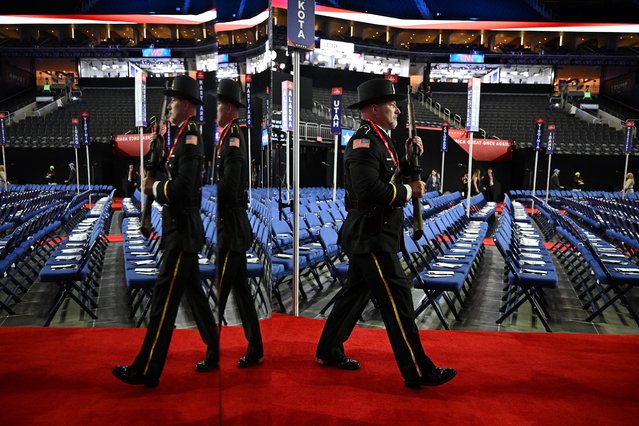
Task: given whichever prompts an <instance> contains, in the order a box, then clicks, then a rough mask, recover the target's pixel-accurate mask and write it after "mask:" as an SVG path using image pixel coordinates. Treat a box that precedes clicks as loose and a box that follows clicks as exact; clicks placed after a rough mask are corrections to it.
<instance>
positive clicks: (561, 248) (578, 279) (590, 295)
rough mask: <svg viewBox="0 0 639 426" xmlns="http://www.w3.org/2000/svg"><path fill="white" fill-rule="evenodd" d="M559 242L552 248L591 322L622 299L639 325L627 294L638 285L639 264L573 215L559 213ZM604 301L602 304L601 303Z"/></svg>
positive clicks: (587, 319) (622, 302)
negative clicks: (587, 311)
mask: <svg viewBox="0 0 639 426" xmlns="http://www.w3.org/2000/svg"><path fill="white" fill-rule="evenodd" d="M556 216H557V219H558V227H557V233H558V234H559V236H560V241H559V242H558V243H557V244H555V247H553V249H554V250H555V252H556V253H557V258H558V259H559V261H560V262H561V263H562V265H563V266H564V268H566V273H567V274H568V276H569V277H570V279H571V281H573V283H574V288H575V290H576V291H577V292H578V295H579V298H580V300H582V302H583V306H582V307H583V308H584V309H586V310H589V311H590V315H588V317H587V318H586V321H592V320H593V319H595V318H596V317H597V316H601V317H603V313H604V311H605V310H606V309H608V308H609V307H610V306H612V305H613V304H615V302H617V301H620V302H621V305H622V306H624V307H625V308H626V309H627V310H628V313H629V314H630V316H631V317H632V318H633V319H634V320H635V322H637V324H639V314H637V309H636V308H635V307H634V306H633V303H632V302H631V301H630V300H629V299H628V298H627V297H626V294H627V293H628V292H629V291H631V290H632V288H634V287H636V286H637V285H638V284H639V267H637V265H636V263H635V262H633V261H631V260H629V259H628V258H627V257H626V255H625V253H624V252H623V250H621V249H619V248H617V247H615V246H614V245H612V244H610V243H609V242H607V241H605V240H604V239H602V238H600V237H599V236H597V235H595V234H594V233H592V232H590V231H588V230H586V229H584V228H583V227H581V226H580V225H579V224H577V223H576V222H575V221H574V220H572V219H571V218H568V217H565V216H563V215H559V214H556ZM600 303H601V304H600Z"/></svg>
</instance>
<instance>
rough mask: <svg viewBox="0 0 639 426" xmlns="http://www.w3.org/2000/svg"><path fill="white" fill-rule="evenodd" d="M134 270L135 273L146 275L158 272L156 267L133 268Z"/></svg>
mask: <svg viewBox="0 0 639 426" xmlns="http://www.w3.org/2000/svg"><path fill="white" fill-rule="evenodd" d="M134 271H135V273H137V274H147V275H151V274H153V275H155V274H157V273H158V269H157V268H135V269H134Z"/></svg>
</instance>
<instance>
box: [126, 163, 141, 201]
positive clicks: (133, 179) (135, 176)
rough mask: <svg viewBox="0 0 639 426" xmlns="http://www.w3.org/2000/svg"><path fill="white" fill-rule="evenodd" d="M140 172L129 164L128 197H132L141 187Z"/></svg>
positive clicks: (127, 175)
mask: <svg viewBox="0 0 639 426" xmlns="http://www.w3.org/2000/svg"><path fill="white" fill-rule="evenodd" d="M139 182H140V172H138V171H137V170H136V169H135V167H133V164H129V170H127V173H126V196H127V197H132V196H133V193H134V192H135V189H136V188H137V187H138V186H139V185H138V183H139Z"/></svg>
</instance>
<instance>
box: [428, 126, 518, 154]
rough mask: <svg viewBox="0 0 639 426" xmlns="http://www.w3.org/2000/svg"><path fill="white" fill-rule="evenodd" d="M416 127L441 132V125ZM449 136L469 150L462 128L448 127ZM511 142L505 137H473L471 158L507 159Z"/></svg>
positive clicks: (468, 139) (511, 150)
mask: <svg viewBox="0 0 639 426" xmlns="http://www.w3.org/2000/svg"><path fill="white" fill-rule="evenodd" d="M417 128H418V129H424V130H436V131H438V132H441V131H442V129H441V127H424V126H417ZM448 136H450V137H451V138H452V139H453V140H454V141H455V142H457V145H459V146H460V147H462V149H463V150H464V151H466V152H468V151H469V150H470V136H469V134H468V132H466V130H464V129H453V128H450V129H448ZM512 153H513V143H512V141H511V140H507V139H483V138H475V137H474V138H473V160H476V161H507V160H510V159H511V158H512Z"/></svg>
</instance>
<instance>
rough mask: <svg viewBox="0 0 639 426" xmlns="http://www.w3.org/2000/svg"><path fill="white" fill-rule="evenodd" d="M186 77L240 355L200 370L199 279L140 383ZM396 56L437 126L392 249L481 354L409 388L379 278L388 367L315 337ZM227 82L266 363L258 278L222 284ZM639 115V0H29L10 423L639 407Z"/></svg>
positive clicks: (421, 328) (0, 299)
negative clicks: (354, 172)
mask: <svg viewBox="0 0 639 426" xmlns="http://www.w3.org/2000/svg"><path fill="white" fill-rule="evenodd" d="M293 8H295V10H292V9H293ZM289 22H291V23H292V25H291V26H289ZM182 75H188V76H190V77H192V78H194V79H195V80H196V81H197V83H198V90H199V97H200V99H201V101H202V104H203V105H202V107H201V109H199V110H198V114H197V117H196V120H197V121H198V126H199V131H200V132H201V134H202V139H201V140H202V143H203V152H204V157H205V160H204V162H203V163H204V167H203V169H202V170H201V177H202V191H201V205H200V210H199V214H200V217H201V219H202V222H203V227H204V234H205V242H204V246H203V248H202V250H201V252H200V253H199V255H198V259H199V260H198V262H199V269H200V282H193V283H189V285H194V286H200V285H201V286H202V289H203V291H204V294H206V295H207V300H208V302H209V307H210V309H211V310H212V312H213V313H214V315H215V317H216V318H219V317H221V318H223V323H224V325H223V326H222V327H221V328H220V330H222V331H221V334H220V342H219V343H220V353H221V358H220V363H219V368H216V369H213V370H212V371H210V372H209V373H208V374H198V373H196V372H195V371H194V365H195V363H196V362H197V361H199V360H201V358H202V355H203V353H204V349H205V347H204V344H203V343H202V341H201V338H200V335H199V333H198V332H197V330H196V328H197V325H198V324H197V321H196V318H195V317H196V315H195V314H194V313H193V312H192V311H191V309H190V308H189V306H188V305H187V304H184V305H183V306H181V307H180V308H179V311H178V314H177V318H176V320H175V331H174V333H173V341H172V345H171V348H170V350H169V353H168V357H167V362H166V366H165V368H164V371H163V373H162V376H161V380H160V384H159V386H158V387H157V388H154V389H148V388H146V387H130V386H127V385H126V384H123V383H121V382H120V381H118V380H117V379H116V378H115V377H113V374H112V372H111V369H112V367H113V366H115V365H118V364H127V363H130V362H131V361H132V360H133V356H134V354H135V353H136V351H137V350H138V349H139V347H140V344H141V343H142V340H143V338H144V335H145V332H146V328H147V326H148V325H149V311H150V309H151V298H152V296H153V293H154V289H155V284H156V279H157V277H158V271H159V269H160V268H161V266H162V265H163V264H164V263H163V262H167V260H165V258H164V253H165V251H164V246H165V242H166V241H167V240H165V239H164V238H163V236H162V234H163V232H162V230H163V228H162V220H163V219H162V218H163V217H166V215H164V216H163V209H166V208H168V207H167V206H166V205H165V206H163V205H161V204H159V203H157V202H154V203H153V204H152V206H151V207H150V209H149V210H146V212H147V213H148V212H149V211H150V218H151V219H150V220H151V225H150V226H151V231H152V232H151V234H150V235H149V236H148V237H144V236H143V235H142V234H140V233H139V224H140V217H141V216H142V213H141V210H143V206H144V199H143V197H142V194H141V193H140V185H141V184H142V178H141V177H140V174H141V173H142V174H144V173H145V171H144V168H145V166H147V167H148V161H149V159H150V154H149V147H150V145H151V141H152V140H153V138H154V135H156V134H158V133H159V134H160V135H162V140H164V142H165V146H164V155H167V154H168V152H169V150H170V149H171V147H172V146H173V143H174V142H175V138H176V133H177V132H178V127H177V126H171V124H170V122H162V117H163V116H164V114H165V113H166V110H164V111H162V102H163V100H164V99H165V96H164V93H163V92H164V90H165V87H166V85H167V84H169V85H170V84H171V82H172V81H173V79H174V78H175V77H177V76H182ZM372 78H384V79H386V80H389V81H390V82H392V84H393V90H395V92H396V93H400V94H405V95H406V96H407V97H410V101H411V102H410V103H411V104H412V106H413V109H414V115H413V120H412V122H411V120H409V113H408V111H409V103H408V101H407V100H402V101H398V102H397V106H398V108H399V109H400V111H401V112H400V115H399V117H398V125H397V127H396V128H394V129H392V130H391V131H390V135H391V138H392V139H393V140H394V142H395V148H396V151H397V153H398V155H399V156H400V157H404V156H405V155H406V152H405V149H406V148H405V141H406V140H407V139H408V138H409V132H410V128H411V125H413V126H414V128H415V131H416V135H417V136H419V137H420V138H421V140H422V142H423V146H424V153H423V154H422V155H421V157H420V158H419V163H418V164H419V166H420V167H421V170H422V171H421V180H422V181H424V182H427V181H428V183H427V190H426V192H425V194H424V196H423V197H422V198H421V199H419V197H418V195H415V197H416V200H415V207H414V206H413V203H407V204H406V205H405V206H404V208H403V217H404V222H403V227H402V230H403V238H402V242H403V244H402V246H401V250H400V251H399V252H398V253H397V258H394V257H393V261H394V262H396V263H397V264H398V265H400V266H401V269H402V270H403V273H404V274H405V276H406V281H405V283H406V286H409V285H410V287H411V288H410V294H411V296H412V301H413V308H414V317H415V324H416V327H417V329H418V331H417V332H418V333H419V337H420V339H421V343H422V345H423V347H424V349H425V352H426V353H427V354H428V356H429V357H430V358H431V359H432V360H433V362H434V363H435V364H436V365H437V366H438V367H450V368H454V369H455V370H456V371H457V376H456V377H455V378H454V380H452V381H451V382H450V383H447V384H445V385H444V386H441V387H439V386H438V387H423V388H422V389H420V390H416V389H410V388H408V387H407V386H405V383H403V382H402V376H401V375H400V374H399V373H400V372H399V371H398V369H397V367H396V365H395V358H394V356H393V355H394V354H393V350H392V348H391V345H390V344H389V339H388V337H387V333H386V325H385V324H387V323H388V321H389V318H383V316H382V313H381V311H382V309H383V307H381V305H380V303H379V301H378V300H375V299H374V298H373V299H372V300H370V301H368V304H367V306H366V308H365V309H364V310H363V312H362V313H361V315H360V316H359V318H358V321H357V326H356V327H355V329H354V331H353V333H352V335H351V336H349V338H348V340H347V341H346V342H345V344H344V346H345V352H346V356H348V357H354V358H356V359H357V360H359V361H360V362H361V369H360V370H359V371H343V370H341V369H336V368H326V366H324V365H320V364H319V363H318V362H314V357H315V351H316V348H317V344H318V340H319V338H320V335H321V333H322V330H323V328H324V325H325V324H326V320H327V318H328V316H329V314H330V312H331V310H332V309H333V306H334V304H333V303H334V301H335V299H336V298H339V297H343V294H344V293H347V291H348V289H349V288H350V287H349V278H350V275H349V260H351V259H349V257H348V256H347V254H346V253H345V252H344V250H343V248H342V246H341V243H342V242H343V240H342V238H343V236H342V235H341V229H342V224H343V223H344V221H345V220H346V217H347V216H348V215H349V214H352V213H351V212H353V208H352V207H353V205H349V204H348V202H347V196H348V194H347V193H346V192H347V191H346V189H345V177H344V176H345V164H344V155H345V152H346V150H347V149H349V148H348V147H349V144H350V146H351V147H352V146H353V142H352V141H351V140H350V138H351V136H352V135H353V134H354V132H355V131H357V129H358V128H359V127H360V125H361V124H362V119H361V117H360V113H359V111H358V110H356V109H355V110H354V109H349V108H347V107H348V106H349V105H351V104H354V103H356V102H358V100H359V97H358V96H360V95H358V86H360V85H361V84H362V83H365V82H367V81H369V80H370V79H372ZM222 79H232V80H234V81H236V82H237V83H238V84H239V85H240V86H241V88H242V95H241V96H242V98H241V99H242V102H243V103H245V104H247V108H240V109H239V124H240V128H241V132H243V134H244V136H245V140H246V143H247V144H248V149H247V152H246V154H247V157H248V161H249V163H247V164H250V167H247V169H248V170H247V172H246V176H244V177H243V178H242V185H244V186H246V187H247V191H246V192H247V199H246V201H247V203H246V210H247V214H248V218H249V222H250V225H251V230H252V241H251V247H250V249H249V250H248V251H247V252H246V258H247V265H248V266H247V268H248V269H247V271H248V272H247V273H248V285H249V287H250V294H251V296H252V297H253V300H254V304H255V309H256V311H257V314H258V317H259V325H260V328H261V331H262V335H263V340H264V360H263V363H262V364H260V365H255V366H251V368H246V369H245V368H237V367H238V358H239V357H241V356H242V355H243V354H244V351H245V346H246V338H245V335H244V333H243V330H242V317H243V315H244V314H243V312H242V311H241V310H240V309H239V308H238V306H237V303H236V299H235V297H236V294H235V293H232V295H231V297H230V300H229V303H228V304H227V306H226V309H225V310H224V311H223V312H220V307H219V303H218V296H219V291H218V285H219V283H218V282H217V281H218V280H217V276H218V274H219V271H218V270H216V260H218V259H220V260H221V259H223V257H222V255H220V256H219V257H218V253H217V251H218V249H219V248H220V247H219V244H218V241H217V235H218V230H219V228H218V222H219V221H220V220H221V216H222V215H223V214H226V213H227V212H225V211H218V184H217V183H216V179H215V172H214V170H215V165H216V161H217V160H216V156H215V153H216V152H217V151H216V149H217V146H218V142H219V139H220V134H221V133H222V129H220V128H219V127H218V126H217V116H216V115H217V111H218V103H217V88H218V82H219V81H220V80H222ZM297 95H299V102H297V101H295V99H296V98H297ZM220 111H223V110H220ZM222 121H223V120H222ZM638 123H639V3H638V2H637V1H632V0H608V1H606V2H603V1H596V0H584V1H577V0H561V1H559V0H475V1H472V2H468V1H461V0H445V1H444V0H404V1H395V2H389V1H382V0H368V1H362V0H318V1H315V2H313V1H310V0H295V1H292V0H290V1H289V0H270V1H269V0H223V1H217V2H216V1H215V0H190V1H175V0H160V1H151V0H143V1H121V0H109V1H107V0H85V1H71V0H59V1H56V2H53V3H51V2H42V1H36V0H22V1H13V2H8V1H5V2H2V4H0V148H1V150H2V152H1V154H2V159H1V161H2V162H1V167H0V357H1V359H2V360H1V362H0V425H38V424H47V425H86V424H91V425H112V424H118V423H119V424H162V425H185V424H188V425H200V424H201V425H217V424H225V425H226V424H229V425H244V424H246V425H289V424H300V425H304V424H309V425H317V424H327V425H333V424H334V425H387V424H391V423H402V424H407V425H413V424H436V423H441V424H452V425H457V424H469V423H473V424H478V425H484V424H485V425H495V424H500V425H522V424H543V425H582V424H586V423H590V424H605V425H626V424H631V423H632V419H633V418H637V417H638V416H639V404H637V397H636V396H635V394H636V392H635V388H636V384H637V382H638V381H639V367H638V366H637V362H636V360H637V359H639V294H638V292H637V289H636V287H637V284H639V278H638V277H639V197H638V196H637V195H635V194H636V193H635V191H634V186H635V182H634V177H635V176H639V157H638V155H637V154H638V153H639V148H638V147H637V143H638V141H637V136H636V134H637V132H636V128H637V126H638V125H639V124H638ZM380 137H381V136H380ZM471 141H472V144H471ZM360 146H361V145H360ZM471 152H472V155H471ZM163 173H164V172H163V171H161V172H160V174H163ZM429 177H430V179H429ZM433 178H435V180H433ZM406 179H407V180H406V182H408V181H409V179H408V178H407V177H406ZM410 180H413V181H415V180H417V177H415V176H413V177H411V179H410ZM383 183H384V184H385V185H387V186H388V188H390V185H388V184H389V182H383ZM391 183H393V184H397V183H398V182H395V181H392V182H391ZM547 187H548V190H547ZM296 194H299V195H296ZM296 196H297V198H296ZM221 199H222V198H221ZM391 203H392V202H391ZM418 207H419V208H420V209H421V211H418ZM400 208H401V206H400ZM221 210H222V209H221ZM194 214H196V213H194ZM417 215H421V217H422V221H423V228H422V231H423V236H422V237H421V238H416V237H415V238H412V237H413V236H416V235H418V234H416V233H415V232H414V230H415V229H414V227H415V226H417V225H414V223H417V222H418V221H414V219H415V218H419V216H417ZM195 218H196V219H197V215H196V217H195ZM381 222H383V221H380V223H381ZM384 225H388V223H387V222H384V223H383V225H382V226H384ZM247 232H248V231H247ZM181 238H186V236H181ZM381 238H382V237H380V239H381ZM380 245H381V243H380ZM240 258H241V254H240ZM140 259H143V260H142V261H143V262H145V263H139V262H140ZM376 261H377V259H376ZM351 265H352V264H351ZM377 267H378V269H379V271H380V274H382V271H381V268H380V267H379V264H378V266H377ZM176 269H177V268H176ZM220 269H222V268H220ZM352 270H353V269H352V268H351V271H352ZM176 274H177V273H176ZM381 276H382V279H383V280H384V275H383V274H382V275H381ZM398 279H401V278H398ZM195 281H197V280H195ZM402 282H404V281H402ZM384 283H385V284H386V281H384ZM367 284H368V283H367ZM371 285H372V284H371ZM389 292H390V290H389ZM156 294H157V292H156ZM407 297H408V296H407ZM247 298H248V296H247ZM391 301H392V297H391ZM387 303H388V302H387ZM393 303H394V301H393ZM249 304H250V301H249ZM393 306H395V305H393ZM395 309H396V308H395ZM409 312H410V313H412V312H413V310H412V309H411V308H410V306H409ZM397 315H399V314H397ZM389 330H391V329H390V328H389ZM402 332H403V330H402ZM390 333H391V334H392V331H390ZM344 338H346V336H344ZM404 339H406V337H404Z"/></svg>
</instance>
